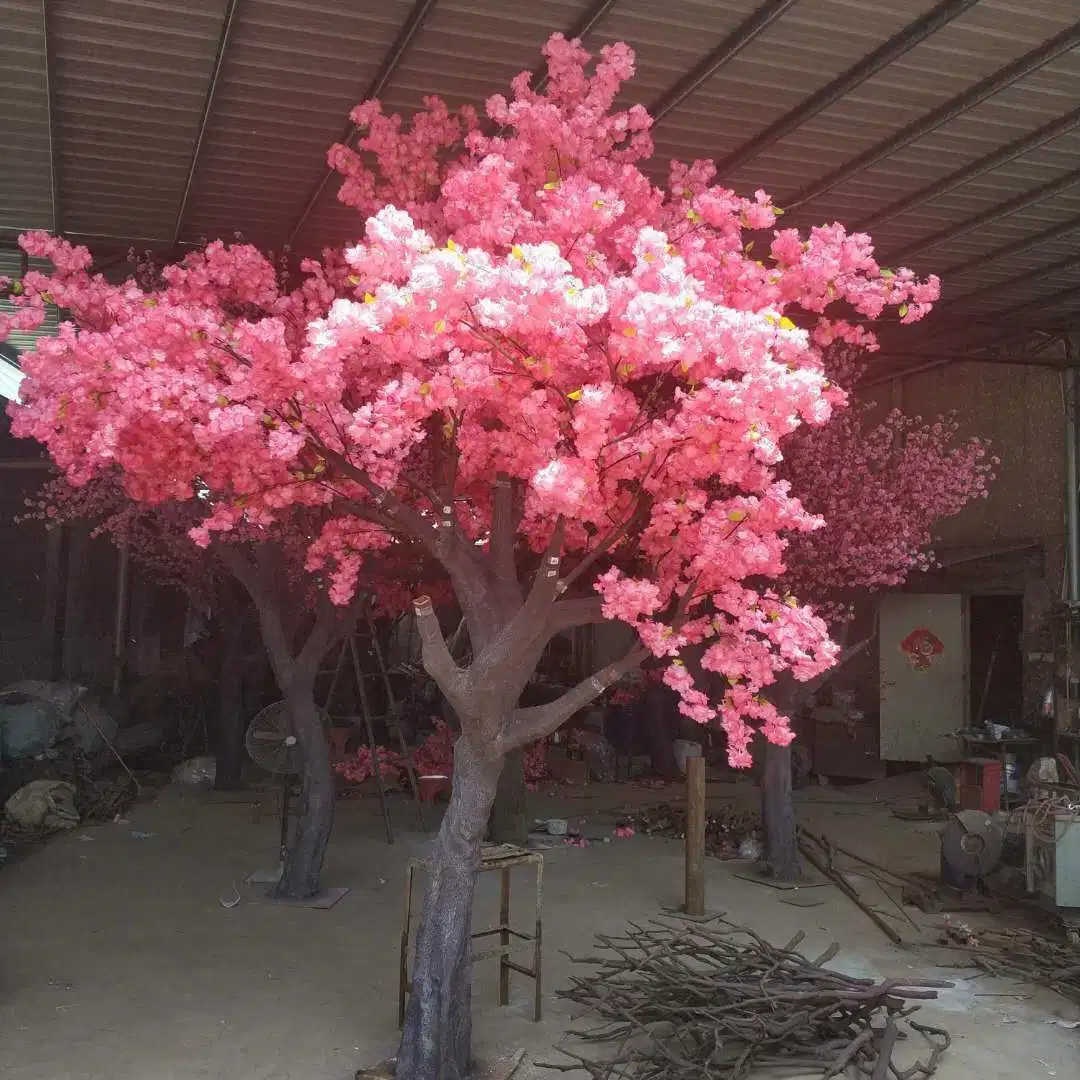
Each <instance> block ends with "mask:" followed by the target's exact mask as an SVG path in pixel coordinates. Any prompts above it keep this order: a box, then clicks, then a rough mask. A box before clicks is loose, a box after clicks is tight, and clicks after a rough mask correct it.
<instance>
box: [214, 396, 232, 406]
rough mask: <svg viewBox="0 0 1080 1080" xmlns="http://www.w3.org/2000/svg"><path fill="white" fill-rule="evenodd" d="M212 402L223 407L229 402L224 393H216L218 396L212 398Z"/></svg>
mask: <svg viewBox="0 0 1080 1080" xmlns="http://www.w3.org/2000/svg"><path fill="white" fill-rule="evenodd" d="M214 403H215V404H216V405H220V406H221V407H222V408H224V407H225V406H226V405H228V404H229V399H228V398H227V397H226V396H225V395H224V394H218V396H217V397H216V398H215V399H214Z"/></svg>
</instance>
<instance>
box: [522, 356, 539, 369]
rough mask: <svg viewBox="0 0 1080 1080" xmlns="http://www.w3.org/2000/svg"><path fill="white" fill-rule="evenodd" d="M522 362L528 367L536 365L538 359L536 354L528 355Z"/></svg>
mask: <svg viewBox="0 0 1080 1080" xmlns="http://www.w3.org/2000/svg"><path fill="white" fill-rule="evenodd" d="M521 362H522V363H523V364H524V365H525V366H526V367H536V363H537V360H536V357H535V356H526V357H525V359H524V360H522V361H521Z"/></svg>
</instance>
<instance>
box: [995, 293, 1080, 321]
mask: <svg viewBox="0 0 1080 1080" xmlns="http://www.w3.org/2000/svg"><path fill="white" fill-rule="evenodd" d="M1074 297H1076V298H1080V285H1068V286H1066V287H1065V288H1064V289H1058V291H1057V292H1055V293H1050V295H1049V296H1037V297H1035V298H1034V299H1033V300H1024V301H1023V302H1022V303H1019V304H1013V306H1012V307H1008V308H1005V309H1003V310H1002V311H995V312H993V317H994V318H995V319H1005V318H1007V317H1008V316H1009V315H1015V314H1016V313H1017V312H1018V311H1027V310H1028V309H1029V308H1039V309H1040V310H1041V311H1045V310H1046V308H1051V307H1053V306H1054V305H1055V304H1060V303H1062V302H1064V301H1066V300H1072V299H1073V298H1074Z"/></svg>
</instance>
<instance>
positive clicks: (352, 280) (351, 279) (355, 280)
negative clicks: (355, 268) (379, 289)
mask: <svg viewBox="0 0 1080 1080" xmlns="http://www.w3.org/2000/svg"><path fill="white" fill-rule="evenodd" d="M345 280H346V281H347V282H348V283H349V284H350V285H359V284H360V278H359V276H358V275H357V274H350V275H349V276H348V277H347V278H346V279H345Z"/></svg>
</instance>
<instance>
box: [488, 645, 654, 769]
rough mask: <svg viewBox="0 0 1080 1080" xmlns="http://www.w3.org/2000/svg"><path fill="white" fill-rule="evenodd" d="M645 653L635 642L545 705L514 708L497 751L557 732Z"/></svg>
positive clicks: (512, 747) (646, 654)
mask: <svg viewBox="0 0 1080 1080" xmlns="http://www.w3.org/2000/svg"><path fill="white" fill-rule="evenodd" d="M648 656H649V650H648V649H646V648H645V647H644V646H643V645H637V646H635V647H634V648H633V649H631V650H630V652H628V653H627V654H626V655H625V656H624V657H623V658H622V659H621V660H616V661H615V663H613V664H608V666H607V667H605V668H601V669H600V671H598V672H597V673H596V674H595V675H592V676H591V677H590V678H588V679H585V680H584V681H583V682H580V683H578V684H577V686H575V687H573V689H571V690H568V691H567V692H566V693H565V694H563V696H562V697H560V698H558V699H557V700H556V701H553V702H551V703H550V704H549V705H536V706H533V707H532V708H528V709H515V710H514V711H513V712H512V713H511V714H510V715H509V716H508V717H507V719H506V721H505V723H504V724H503V728H502V731H501V732H500V734H499V750H500V751H502V752H503V753H509V752H510V751H511V750H517V749H519V748H520V747H522V746H527V745H528V744H529V743H531V742H534V741H535V740H536V739H541V738H543V737H544V736H546V735H550V734H551V733H552V732H553V731H557V730H558V729H559V728H560V727H561V726H562V725H563V724H564V723H566V721H567V720H569V719H570V717H571V716H573V715H574V713H576V712H577V711H578V710H579V709H583V708H585V706H586V705H588V704H590V703H591V702H593V701H595V700H596V699H597V698H598V697H599V696H600V695H601V694H602V693H603V692H604V691H605V690H606V689H607V688H608V687H609V686H611V685H613V684H614V683H616V682H618V681H619V679H621V678H622V677H623V675H625V674H626V673H627V672H629V671H633V670H634V668H636V667H640V665H641V664H642V663H643V662H644V660H645V659H646V658H647V657H648Z"/></svg>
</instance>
